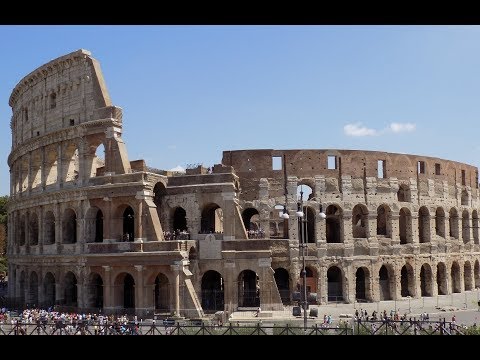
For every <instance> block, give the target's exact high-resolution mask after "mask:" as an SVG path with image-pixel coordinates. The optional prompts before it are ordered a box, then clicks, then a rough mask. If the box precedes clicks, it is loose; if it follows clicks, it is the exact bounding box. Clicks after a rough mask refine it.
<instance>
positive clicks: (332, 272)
mask: <svg viewBox="0 0 480 360" xmlns="http://www.w3.org/2000/svg"><path fill="white" fill-rule="evenodd" d="M327 281H328V301H329V302H340V301H343V281H342V271H341V270H340V269H339V268H338V267H337V266H331V267H330V268H329V269H328V271H327Z"/></svg>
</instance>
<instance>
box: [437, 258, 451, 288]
mask: <svg viewBox="0 0 480 360" xmlns="http://www.w3.org/2000/svg"><path fill="white" fill-rule="evenodd" d="M437 288H438V295H447V294H448V287H447V267H446V266H445V264H444V263H443V262H439V263H438V264H437Z"/></svg>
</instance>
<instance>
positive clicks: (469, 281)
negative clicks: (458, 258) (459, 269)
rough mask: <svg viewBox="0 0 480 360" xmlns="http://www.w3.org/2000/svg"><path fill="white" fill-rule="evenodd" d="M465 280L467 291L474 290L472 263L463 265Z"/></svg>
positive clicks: (466, 262)
mask: <svg viewBox="0 0 480 360" xmlns="http://www.w3.org/2000/svg"><path fill="white" fill-rule="evenodd" d="M463 279H464V281H463V282H464V284H465V291H470V290H473V285H474V284H473V276H472V265H471V264H470V261H468V260H467V261H465V263H464V264H463Z"/></svg>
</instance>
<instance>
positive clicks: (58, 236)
mask: <svg viewBox="0 0 480 360" xmlns="http://www.w3.org/2000/svg"><path fill="white" fill-rule="evenodd" d="M53 211H54V214H55V244H56V245H57V252H59V251H60V246H61V244H62V239H63V234H62V222H63V221H62V213H61V207H60V203H58V202H57V203H55V204H54V207H53Z"/></svg>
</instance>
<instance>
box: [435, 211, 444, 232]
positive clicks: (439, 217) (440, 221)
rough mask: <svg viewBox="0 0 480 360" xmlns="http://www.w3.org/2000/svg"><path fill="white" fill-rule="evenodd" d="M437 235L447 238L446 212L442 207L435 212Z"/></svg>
mask: <svg viewBox="0 0 480 360" xmlns="http://www.w3.org/2000/svg"><path fill="white" fill-rule="evenodd" d="M435 234H436V235H437V236H440V237H442V238H445V211H444V210H443V208H442V207H440V206H439V207H437V210H436V211H435Z"/></svg>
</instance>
